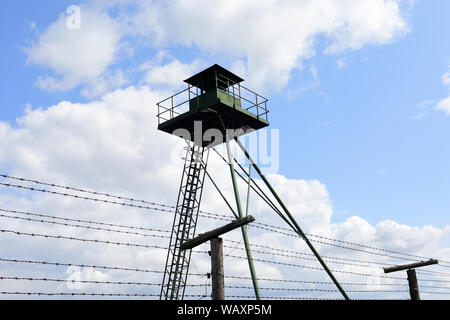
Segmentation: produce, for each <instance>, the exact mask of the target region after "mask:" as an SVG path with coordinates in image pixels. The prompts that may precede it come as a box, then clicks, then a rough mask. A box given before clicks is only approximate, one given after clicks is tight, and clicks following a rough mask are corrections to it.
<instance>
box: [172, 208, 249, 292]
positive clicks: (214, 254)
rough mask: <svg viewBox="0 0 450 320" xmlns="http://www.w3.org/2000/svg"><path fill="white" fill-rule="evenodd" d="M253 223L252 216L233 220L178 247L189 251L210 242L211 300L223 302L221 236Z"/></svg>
mask: <svg viewBox="0 0 450 320" xmlns="http://www.w3.org/2000/svg"><path fill="white" fill-rule="evenodd" d="M253 221H255V218H253V216H246V217H243V218H241V219H238V220H235V221H233V222H231V223H229V224H227V225H224V226H222V227H220V228H217V229H214V230H211V231H208V232H205V233H202V234H200V235H198V236H197V237H195V238H193V239H190V240H187V241H185V242H183V243H182V244H181V246H180V249H181V250H190V249H192V248H195V247H196V246H199V245H201V244H202V243H205V242H207V241H210V245H211V251H210V255H211V278H212V293H211V298H212V300H225V285H224V283H225V279H224V278H225V275H224V271H223V240H222V238H219V236H221V235H222V234H225V233H227V232H230V231H232V230H234V229H237V228H240V227H242V226H245V225H247V224H248V223H250V222H253Z"/></svg>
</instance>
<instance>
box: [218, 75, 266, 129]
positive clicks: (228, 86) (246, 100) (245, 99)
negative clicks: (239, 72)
mask: <svg viewBox="0 0 450 320" xmlns="http://www.w3.org/2000/svg"><path fill="white" fill-rule="evenodd" d="M217 87H218V88H219V90H220V91H222V92H225V93H226V94H228V95H230V96H232V97H233V98H235V99H237V100H239V101H240V102H241V106H240V107H241V108H242V109H244V110H246V111H249V112H251V113H253V114H254V115H256V116H257V117H258V118H262V119H264V120H266V121H268V119H267V115H268V113H269V110H268V109H267V102H268V100H267V99H266V98H264V97H263V96H262V95H260V94H257V93H256V92H254V91H252V90H250V89H248V88H246V87H244V86H243V85H241V84H240V83H235V82H234V81H233V80H231V79H229V78H227V77H225V76H223V75H218V76H217Z"/></svg>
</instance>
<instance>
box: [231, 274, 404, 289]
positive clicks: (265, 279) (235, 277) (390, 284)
mask: <svg viewBox="0 0 450 320" xmlns="http://www.w3.org/2000/svg"><path fill="white" fill-rule="evenodd" d="M225 278H229V279H240V280H252V278H250V277H242V276H230V275H225ZM258 281H267V282H282V283H303V284H329V285H334V283H333V282H331V281H312V280H289V279H270V278H258ZM339 283H340V284H341V285H347V286H402V287H403V286H408V285H407V284H401V283H377V284H367V283H361V282H339Z"/></svg>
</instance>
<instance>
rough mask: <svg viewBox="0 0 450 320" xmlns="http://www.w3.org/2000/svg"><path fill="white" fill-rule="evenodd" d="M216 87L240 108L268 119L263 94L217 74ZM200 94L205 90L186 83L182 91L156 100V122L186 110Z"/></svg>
mask: <svg viewBox="0 0 450 320" xmlns="http://www.w3.org/2000/svg"><path fill="white" fill-rule="evenodd" d="M216 87H217V88H218V89H219V90H220V91H222V92H224V93H226V94H228V95H229V96H231V97H232V98H234V99H235V100H237V101H239V102H240V105H239V107H240V108H242V109H244V110H246V111H248V112H250V113H252V114H254V115H256V116H257V117H258V118H260V119H264V120H266V121H268V118H267V115H268V113H269V110H268V109H267V102H268V100H267V99H266V98H264V97H263V96H261V95H259V94H257V93H256V92H254V91H252V90H250V89H248V88H246V87H244V86H242V85H241V84H240V83H236V82H234V81H232V80H231V79H229V78H227V77H225V76H222V75H218V77H217V84H216ZM202 94H205V90H202V89H200V88H198V87H195V86H191V85H188V87H187V88H186V89H184V90H183V91H180V92H178V93H176V94H174V95H173V96H170V97H168V98H167V99H164V100H163V101H161V102H158V103H157V106H158V114H157V117H158V124H161V123H163V122H166V121H168V120H171V119H173V118H175V117H177V116H179V115H181V114H183V113H186V112H188V111H189V102H190V100H192V99H195V98H197V97H199V96H201V95H202ZM197 103H199V99H197Z"/></svg>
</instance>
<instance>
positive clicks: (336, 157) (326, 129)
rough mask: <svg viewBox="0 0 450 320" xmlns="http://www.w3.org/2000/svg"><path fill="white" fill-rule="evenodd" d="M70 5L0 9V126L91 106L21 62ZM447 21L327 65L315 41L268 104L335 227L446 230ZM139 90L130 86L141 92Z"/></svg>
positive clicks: (148, 51)
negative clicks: (38, 113) (321, 191)
mask: <svg viewBox="0 0 450 320" xmlns="http://www.w3.org/2000/svg"><path fill="white" fill-rule="evenodd" d="M70 4H72V2H71V1H58V2H54V1H47V2H45V4H43V3H42V2H40V3H39V4H38V3H35V2H31V3H30V2H27V3H26V5H25V4H24V3H22V2H20V1H19V2H2V3H1V4H0V5H1V12H2V19H1V26H2V28H1V30H2V33H1V41H2V43H3V46H2V47H3V50H2V59H1V62H0V68H1V69H0V70H1V73H2V74H3V75H4V76H3V77H2V78H1V95H0V96H1V106H2V108H1V112H0V120H2V121H6V122H9V123H10V124H11V125H12V126H15V125H16V124H15V118H16V117H20V116H22V115H23V113H24V110H25V107H26V105H27V104H31V105H32V106H34V107H43V108H46V107H48V106H51V105H53V104H56V103H58V102H59V101H61V100H69V101H74V102H77V101H79V102H85V101H87V100H88V99H87V98H86V97H84V96H82V95H80V91H79V90H78V88H75V89H73V90H68V91H64V92H48V91H45V90H42V89H40V88H39V87H38V86H37V85H36V78H37V77H38V76H39V75H42V74H48V73H51V71H50V70H49V69H48V68H43V67H41V66H36V65H33V64H29V65H27V63H26V61H27V55H26V53H25V52H24V50H23V48H24V47H28V46H30V43H32V42H33V41H36V39H37V36H36V33H39V32H42V31H43V30H45V28H46V26H48V25H49V24H50V23H51V22H53V21H54V20H55V19H56V18H57V17H58V15H60V14H61V13H64V11H65V8H67V6H68V5H70ZM449 11H450V4H449V3H448V2H447V1H438V3H436V2H433V3H431V2H430V1H416V2H415V3H414V4H413V5H412V7H411V8H410V9H409V11H408V15H407V21H408V24H409V28H410V31H409V33H407V34H406V35H405V36H403V37H401V38H399V39H396V40H395V41H394V42H393V43H390V44H386V45H368V46H365V47H363V48H361V49H359V50H356V51H350V50H347V51H346V52H342V53H339V54H335V55H327V54H324V53H323V50H324V49H325V48H326V47H327V46H328V42H329V41H327V39H324V38H318V39H317V45H316V47H317V54H316V56H314V57H312V58H310V59H305V60H304V61H303V66H304V67H303V70H300V71H299V70H295V71H293V72H292V74H293V76H292V78H291V79H290V81H289V83H288V84H287V85H286V86H285V87H283V88H282V89H281V90H279V91H278V92H269V93H268V95H266V96H267V97H268V98H269V99H270V108H271V113H270V121H271V125H272V127H273V128H279V129H280V141H281V154H280V173H281V174H283V175H286V176H288V177H291V178H296V179H318V180H319V181H321V182H323V183H325V184H326V185H327V188H328V190H329V192H330V194H331V198H332V201H333V205H334V207H335V209H336V210H335V216H334V219H337V220H342V219H345V218H347V217H349V216H351V215H360V216H363V217H364V218H366V219H368V220H369V221H370V222H372V223H376V222H377V221H379V220H384V219H394V220H396V221H398V222H400V223H407V224H412V225H424V224H433V225H436V226H444V225H445V224H446V223H447V222H448V219H447V217H448V212H449V210H450V197H449V196H448V195H449V192H450V147H449V145H448V136H449V133H450V127H449V121H450V118H449V117H448V116H446V115H445V114H444V113H443V112H439V111H435V110H433V108H434V106H435V105H436V103H437V101H438V100H439V99H441V98H442V97H445V95H446V94H447V88H446V87H445V86H444V85H443V84H442V80H441V77H442V74H443V73H444V72H445V71H446V68H447V66H448V61H449V59H450V41H448V39H449V38H450V37H449V36H450V21H449V19H446V15H447V13H448V12H449ZM32 23H34V24H35V29H34V28H30V25H31V24H32ZM168 49H169V51H170V52H171V54H172V55H174V56H176V57H177V59H179V60H180V61H182V62H185V63H188V62H190V61H192V60H193V59H195V58H197V57H202V58H205V60H207V61H208V62H210V63H214V62H216V61H214V60H213V59H214V55H213V56H212V57H211V55H210V54H209V53H208V52H205V51H204V50H199V49H198V48H195V47H183V46H177V45H172V46H170V47H169V48H168ZM157 50H158V49H157V48H155V47H152V46H151V45H149V46H144V47H139V48H136V51H135V53H134V56H133V59H131V60H130V59H123V60H122V61H119V63H118V64H117V67H119V68H135V67H137V66H138V65H139V64H140V63H142V62H143V61H145V60H146V59H148V58H149V57H152V56H154V55H155V52H156V51H157ZM218 60H219V61H217V62H219V63H222V64H224V65H225V66H227V63H229V60H227V59H226V58H225V59H224V58H223V57H219V58H218ZM338 60H340V61H342V63H343V64H344V65H343V67H342V68H339V67H338V63H337V61H338ZM311 66H314V67H315V68H316V69H317V77H318V79H317V81H318V82H319V84H317V85H311V83H314V81H315V80H314V79H313V75H312V74H311V72H310V68H311ZM137 79H138V78H137V77H136V78H133V79H132V80H131V84H135V85H136V84H138V82H139V81H138V80H137ZM181 80H182V79H180V81H181ZM303 87H306V89H305V90H300V88H303ZM261 94H263V95H264V94H265V92H261Z"/></svg>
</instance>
